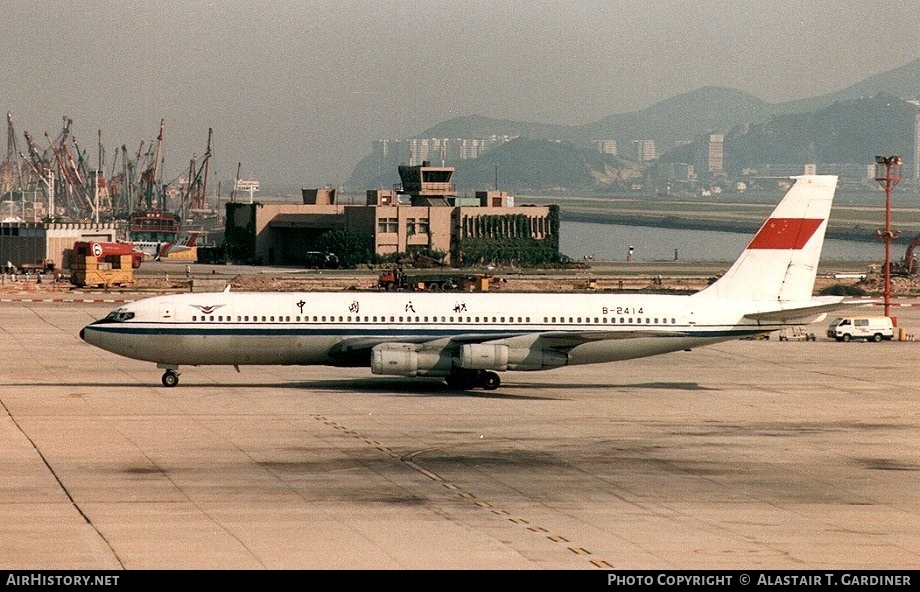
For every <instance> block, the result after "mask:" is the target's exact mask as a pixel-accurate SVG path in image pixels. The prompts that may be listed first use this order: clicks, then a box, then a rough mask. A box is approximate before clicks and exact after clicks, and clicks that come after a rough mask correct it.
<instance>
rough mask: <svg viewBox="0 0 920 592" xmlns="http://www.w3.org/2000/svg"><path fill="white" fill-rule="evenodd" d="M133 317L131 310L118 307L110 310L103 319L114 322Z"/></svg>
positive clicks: (121, 321) (128, 319)
mask: <svg viewBox="0 0 920 592" xmlns="http://www.w3.org/2000/svg"><path fill="white" fill-rule="evenodd" d="M133 318H134V313H133V312H128V311H126V310H121V309H118V310H113V311H112V312H110V313H109V314H108V316H106V317H105V320H106V321H110V322H115V323H123V322H125V321H130V320H131V319H133Z"/></svg>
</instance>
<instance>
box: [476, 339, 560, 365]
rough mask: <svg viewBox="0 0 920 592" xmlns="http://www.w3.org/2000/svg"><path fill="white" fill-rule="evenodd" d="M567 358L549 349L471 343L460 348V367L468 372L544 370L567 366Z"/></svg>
mask: <svg viewBox="0 0 920 592" xmlns="http://www.w3.org/2000/svg"><path fill="white" fill-rule="evenodd" d="M568 361H569V358H568V356H567V355H565V354H564V353H562V352H558V351H555V350H551V349H527V348H510V347H508V346H507V345H496V344H491V343H471V344H467V345H464V346H462V347H461V348H460V367H461V368H469V369H470V370H545V369H547V368H558V367H559V366H565V365H566V364H568Z"/></svg>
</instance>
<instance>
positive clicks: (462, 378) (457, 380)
mask: <svg viewBox="0 0 920 592" xmlns="http://www.w3.org/2000/svg"><path fill="white" fill-rule="evenodd" d="M444 382H446V383H447V386H449V387H450V388H453V389H458V390H463V391H465V390H467V389H471V388H481V389H484V390H487V391H494V390H495V389H497V388H498V387H499V386H500V385H501V383H502V379H501V378H500V377H499V376H498V373H497V372H491V371H489V370H467V371H461V372H454V373H452V374H448V375H447V376H445V377H444Z"/></svg>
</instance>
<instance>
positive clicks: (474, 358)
mask: <svg viewBox="0 0 920 592" xmlns="http://www.w3.org/2000/svg"><path fill="white" fill-rule="evenodd" d="M509 349H510V348H509V347H508V346H507V345H493V344H488V343H471V344H468V345H464V346H462V347H461V348H460V367H461V368H469V369H470V370H507V369H508V350H509Z"/></svg>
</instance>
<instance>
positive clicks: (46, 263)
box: [19, 259, 54, 275]
mask: <svg viewBox="0 0 920 592" xmlns="http://www.w3.org/2000/svg"><path fill="white" fill-rule="evenodd" d="M19 272H20V273H23V274H25V275H29V274H32V273H53V272H54V260H53V259H39V260H38V261H36V262H35V263H23V264H21V265H20V266H19Z"/></svg>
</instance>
